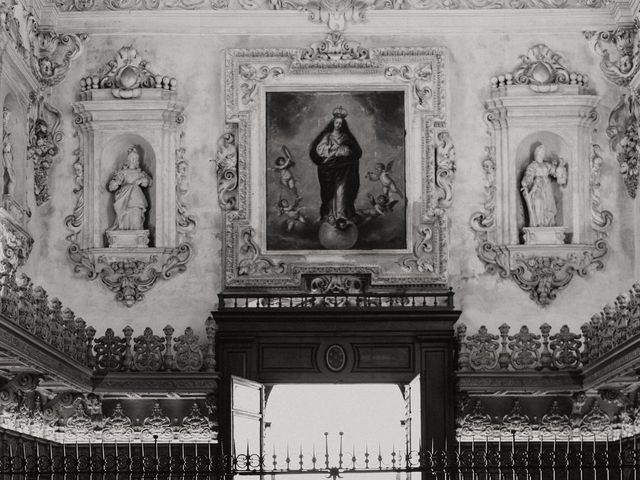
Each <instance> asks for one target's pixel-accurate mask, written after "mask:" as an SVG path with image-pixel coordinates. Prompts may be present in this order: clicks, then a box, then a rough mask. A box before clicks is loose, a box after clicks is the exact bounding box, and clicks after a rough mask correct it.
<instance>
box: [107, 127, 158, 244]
mask: <svg viewBox="0 0 640 480" xmlns="http://www.w3.org/2000/svg"><path fill="white" fill-rule="evenodd" d="M133 145H137V146H138V150H139V152H140V168H141V169H142V170H143V171H145V172H146V173H147V174H149V176H150V177H151V178H152V182H151V186H150V187H148V188H143V189H142V191H143V193H144V195H145V197H146V199H147V203H148V204H149V208H148V210H147V212H146V215H145V223H144V228H145V229H146V230H149V247H154V246H155V229H156V228H155V227H156V212H157V210H158V208H157V205H158V197H157V195H156V182H154V181H153V180H155V179H156V178H157V175H156V163H157V162H156V153H155V150H154V149H153V147H152V146H151V143H150V142H149V141H148V140H147V139H146V138H144V137H143V136H141V135H138V134H135V133H123V134H120V135H116V136H114V137H113V138H111V139H110V140H109V141H108V142H107V144H106V146H105V148H104V149H103V151H102V154H101V158H102V161H101V162H100V172H99V175H100V179H101V183H102V187H103V188H102V189H101V195H100V200H99V201H100V205H99V209H100V215H99V216H98V219H99V222H100V231H106V230H107V229H109V228H110V227H111V226H112V225H113V223H114V221H115V218H116V214H115V211H114V209H113V200H114V193H113V192H110V191H109V190H108V187H107V186H108V184H109V181H110V180H111V178H112V177H113V174H114V173H115V172H116V171H117V170H119V169H120V168H121V167H122V165H124V164H125V163H126V160H127V154H128V150H129V148H130V147H131V146H133ZM103 242H104V243H103V245H97V246H104V247H107V246H108V242H107V239H106V238H103Z"/></svg>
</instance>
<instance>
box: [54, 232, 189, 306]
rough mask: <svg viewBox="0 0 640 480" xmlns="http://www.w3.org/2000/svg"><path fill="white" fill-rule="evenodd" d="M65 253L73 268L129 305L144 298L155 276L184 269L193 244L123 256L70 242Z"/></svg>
mask: <svg viewBox="0 0 640 480" xmlns="http://www.w3.org/2000/svg"><path fill="white" fill-rule="evenodd" d="M67 256H68V257H69V259H70V260H71V262H72V263H73V264H74V271H75V272H80V271H84V272H85V274H86V276H87V278H88V279H90V280H95V279H97V278H100V281H101V282H102V284H103V285H105V286H106V287H107V288H108V289H109V290H111V291H112V292H114V293H115V294H116V295H115V298H116V300H117V301H119V302H121V303H123V304H124V305H126V306H127V307H131V306H133V305H135V304H136V303H138V302H140V301H142V300H143V299H144V294H145V293H146V292H148V291H149V290H150V289H151V288H152V287H153V286H154V285H155V283H156V282H157V281H158V279H159V278H163V279H165V280H168V279H170V278H172V277H173V276H174V275H175V274H176V273H181V272H184V271H185V270H186V264H187V263H188V262H189V260H190V259H191V258H192V256H193V247H192V246H191V245H190V244H189V243H182V244H180V245H178V246H177V247H175V248H173V249H163V251H162V252H160V253H158V254H153V255H148V256H147V257H145V258H143V257H141V256H134V257H126V256H118V255H100V256H98V257H97V258H95V256H94V255H92V254H90V253H88V252H87V251H85V250H83V249H81V248H80V246H79V245H78V244H77V243H72V244H71V245H70V246H69V247H68V248H67Z"/></svg>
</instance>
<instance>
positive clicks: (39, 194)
mask: <svg viewBox="0 0 640 480" xmlns="http://www.w3.org/2000/svg"><path fill="white" fill-rule="evenodd" d="M31 101H32V106H33V114H32V115H31V116H30V118H29V143H28V144H27V156H28V157H29V160H31V161H32V162H33V183H34V185H33V189H34V194H35V197H36V205H38V206H40V205H42V204H43V203H45V202H46V201H48V200H49V198H50V194H49V170H50V169H51V166H52V165H53V162H54V159H55V157H56V156H57V155H58V151H59V144H60V141H61V140H62V137H63V133H62V131H61V129H60V120H61V118H62V115H61V113H60V111H59V110H58V109H56V108H54V107H53V106H51V105H50V104H48V103H47V102H46V101H45V99H44V96H43V95H42V94H41V93H36V92H33V94H32V98H31Z"/></svg>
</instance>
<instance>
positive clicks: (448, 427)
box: [213, 309, 461, 455]
mask: <svg viewBox="0 0 640 480" xmlns="http://www.w3.org/2000/svg"><path fill="white" fill-rule="evenodd" d="M460 313H461V312H460V311H455V310H439V311H428V310H426V311H416V310H415V309H384V311H380V310H377V311H365V310H340V309H325V310H304V309H268V310H267V309H255V310H253V311H252V309H237V310H233V309H228V310H224V311H218V312H213V316H214V319H215V320H216V323H217V325H218V332H217V335H216V352H217V358H218V369H219V371H220V372H222V384H221V386H220V390H219V399H218V416H219V420H220V438H221V439H222V442H223V443H222V446H223V449H224V453H225V454H226V455H228V454H230V442H229V441H228V440H229V439H230V438H231V431H230V425H229V421H228V418H229V412H230V405H229V399H230V397H229V385H230V381H229V378H230V376H231V375H236V376H239V377H244V378H247V379H250V380H254V381H257V382H261V383H264V384H266V385H274V384H281V383H288V384H290V383H393V384H406V383H409V382H410V381H411V380H412V379H413V378H414V377H415V375H417V374H418V373H419V374H420V378H421V382H420V387H421V409H422V412H423V413H422V428H421V434H422V444H423V445H424V446H428V447H431V445H432V444H433V445H434V447H435V448H436V449H442V448H443V447H444V446H445V445H453V444H454V439H455V420H454V417H455V375H454V372H455V337H454V331H453V325H454V323H455V322H456V321H457V320H458V318H459V316H460ZM332 346H338V347H334V348H333V349H332V355H331V357H332V359H331V361H328V360H327V352H328V350H329V348H330V347H332ZM341 350H342V352H343V355H344V365H343V367H342V368H341V369H339V370H338V369H337V367H339V366H340V362H339V360H340V357H341V353H340V351H341ZM336 359H337V360H338V361H336Z"/></svg>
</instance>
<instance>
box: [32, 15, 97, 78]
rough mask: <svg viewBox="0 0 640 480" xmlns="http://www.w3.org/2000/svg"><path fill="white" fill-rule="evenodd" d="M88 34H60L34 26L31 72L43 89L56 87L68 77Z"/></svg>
mask: <svg viewBox="0 0 640 480" xmlns="http://www.w3.org/2000/svg"><path fill="white" fill-rule="evenodd" d="M88 38H89V36H88V35H87V34H86V33H79V34H70V33H64V34H59V33H57V32H55V31H54V30H52V29H51V28H40V27H38V26H37V25H35V24H34V26H33V39H32V42H31V70H32V71H33V74H34V75H35V77H36V78H37V80H38V82H39V83H40V85H42V87H54V86H56V85H58V84H59V83H60V82H61V81H62V80H63V79H64V77H65V76H66V75H67V72H68V71H69V68H70V67H71V62H72V61H73V60H75V59H76V58H78V57H79V56H80V54H81V53H82V50H83V44H84V43H85V42H86V41H87V39H88Z"/></svg>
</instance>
